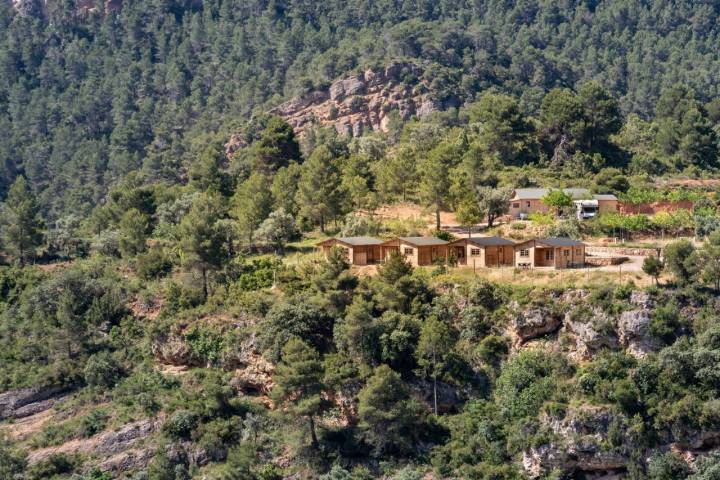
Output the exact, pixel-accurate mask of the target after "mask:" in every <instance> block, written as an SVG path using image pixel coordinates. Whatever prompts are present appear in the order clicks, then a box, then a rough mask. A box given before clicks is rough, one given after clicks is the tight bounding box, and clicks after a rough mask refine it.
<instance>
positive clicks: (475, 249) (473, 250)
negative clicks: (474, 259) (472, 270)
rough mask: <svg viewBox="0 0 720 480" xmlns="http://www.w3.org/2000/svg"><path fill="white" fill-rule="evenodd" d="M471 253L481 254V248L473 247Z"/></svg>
mask: <svg viewBox="0 0 720 480" xmlns="http://www.w3.org/2000/svg"><path fill="white" fill-rule="evenodd" d="M470 255H473V256H477V255H480V249H479V248H471V249H470Z"/></svg>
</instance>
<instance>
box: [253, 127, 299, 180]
mask: <svg viewBox="0 0 720 480" xmlns="http://www.w3.org/2000/svg"><path fill="white" fill-rule="evenodd" d="M253 149H254V151H255V168H256V169H257V170H259V171H261V172H264V173H272V172H275V171H276V170H277V169H279V168H281V167H287V166H288V165H290V162H300V161H301V155H300V145H299V144H298V142H297V140H296V139H295V132H293V129H292V127H291V126H290V125H289V124H288V123H287V122H286V121H285V120H283V119H282V118H280V117H272V118H271V119H270V120H269V121H268V123H267V126H266V127H265V129H264V130H263V131H262V133H261V135H260V138H259V139H258V140H257V141H256V142H255V143H254V144H253Z"/></svg>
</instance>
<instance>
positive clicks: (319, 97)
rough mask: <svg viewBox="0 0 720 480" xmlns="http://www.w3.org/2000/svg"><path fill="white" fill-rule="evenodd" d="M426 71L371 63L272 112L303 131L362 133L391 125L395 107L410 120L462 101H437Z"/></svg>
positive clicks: (420, 68)
mask: <svg viewBox="0 0 720 480" xmlns="http://www.w3.org/2000/svg"><path fill="white" fill-rule="evenodd" d="M422 74H423V68H422V67H420V66H418V65H415V64H410V63H395V64H392V65H390V66H388V67H386V68H384V69H381V68H370V69H367V70H365V71H364V72H362V73H359V74H357V75H353V76H350V77H347V78H344V79H340V80H337V81H335V82H333V83H332V84H331V85H330V87H329V88H328V89H326V90H316V91H313V92H310V93H308V94H307V95H303V96H301V97H298V98H294V99H292V100H290V101H288V102H285V103H283V104H282V105H279V106H278V107H276V108H274V109H273V110H272V111H271V113H273V114H275V115H279V116H281V117H283V118H285V119H286V120H287V121H288V123H290V125H292V126H293V128H294V129H295V131H296V133H298V134H300V135H302V134H303V133H304V132H306V131H307V130H308V129H310V128H313V127H315V126H318V125H320V126H325V127H328V126H331V127H333V128H335V129H336V130H337V131H338V132H340V133H343V134H347V135H352V136H354V137H357V136H360V135H362V134H363V132H366V131H369V130H387V126H388V122H389V119H390V115H391V113H392V112H397V113H398V114H399V116H400V118H402V119H405V120H407V119H409V118H410V117H412V116H417V117H422V116H425V115H427V114H429V113H432V112H434V111H436V110H443V109H445V108H448V107H450V106H454V105H457V102H456V101H455V100H446V101H444V102H440V101H437V100H435V97H434V95H433V92H432V90H431V88H430V86H429V84H428V83H427V82H425V81H423V80H418V79H421V77H422Z"/></svg>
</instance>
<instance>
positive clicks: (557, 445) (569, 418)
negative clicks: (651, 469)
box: [523, 406, 632, 478]
mask: <svg viewBox="0 0 720 480" xmlns="http://www.w3.org/2000/svg"><path fill="white" fill-rule="evenodd" d="M541 428H543V429H547V430H549V431H550V432H552V435H551V437H552V438H553V440H551V441H549V442H547V443H544V444H542V445H539V446H537V447H533V448H530V449H529V450H527V451H525V452H524V454H523V468H524V469H525V472H526V473H527V475H528V476H529V477H530V478H539V477H541V476H543V475H546V474H547V473H549V472H551V471H552V470H555V469H557V470H560V471H561V472H563V473H566V474H570V475H573V476H572V478H586V477H585V475H600V474H604V475H612V474H613V473H617V472H621V471H622V470H624V469H625V467H626V466H627V463H628V460H629V452H630V448H629V446H630V444H631V442H632V439H631V438H629V435H628V434H627V432H626V421H625V418H624V417H623V416H622V415H619V414H615V413H613V412H610V411H608V410H605V409H603V408H600V407H589V406H584V407H580V408H577V409H571V410H569V411H568V412H567V413H566V415H565V417H564V418H562V419H558V418H553V417H544V418H542V426H541ZM615 445H617V446H615Z"/></svg>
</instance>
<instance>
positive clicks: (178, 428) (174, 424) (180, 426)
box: [163, 410, 198, 439]
mask: <svg viewBox="0 0 720 480" xmlns="http://www.w3.org/2000/svg"><path fill="white" fill-rule="evenodd" d="M197 425H198V416H197V414H196V413H195V412H191V411H189V410H177V411H176V412H175V413H173V414H172V416H171V417H170V418H168V419H167V420H166V421H165V423H164V424H163V430H164V431H165V432H167V433H168V435H170V436H171V437H174V438H177V439H183V438H189V437H190V434H191V433H192V431H193V430H195V428H197Z"/></svg>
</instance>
